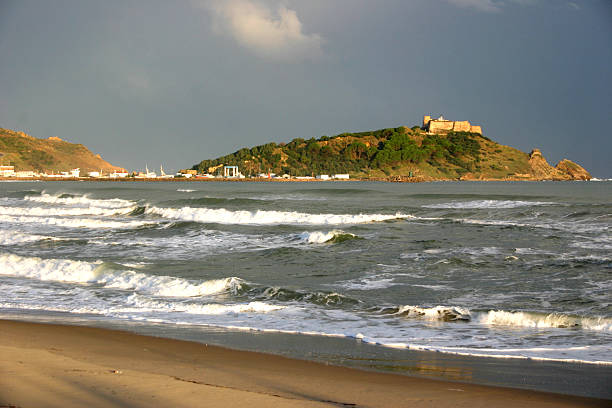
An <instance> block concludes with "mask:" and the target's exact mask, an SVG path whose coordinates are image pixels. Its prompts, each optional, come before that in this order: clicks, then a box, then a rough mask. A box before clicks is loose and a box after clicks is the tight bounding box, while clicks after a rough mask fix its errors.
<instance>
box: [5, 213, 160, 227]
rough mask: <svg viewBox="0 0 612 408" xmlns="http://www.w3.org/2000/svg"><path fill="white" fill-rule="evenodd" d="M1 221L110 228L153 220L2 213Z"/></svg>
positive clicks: (145, 223) (138, 224) (135, 224)
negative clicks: (118, 219)
mask: <svg viewBox="0 0 612 408" xmlns="http://www.w3.org/2000/svg"><path fill="white" fill-rule="evenodd" d="M0 222H4V223H16V224H39V225H54V226H58V227H67V228H91V229H94V228H110V229H124V228H138V227H142V226H144V225H149V224H151V223H152V222H149V221H112V220H105V219H95V218H56V217H55V218H54V217H44V216H39V217H37V216H33V217H30V216H25V215H21V216H11V215H0Z"/></svg>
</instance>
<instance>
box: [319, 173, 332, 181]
mask: <svg viewBox="0 0 612 408" xmlns="http://www.w3.org/2000/svg"><path fill="white" fill-rule="evenodd" d="M317 180H329V174H319V175H317Z"/></svg>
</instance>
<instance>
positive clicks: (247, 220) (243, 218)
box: [145, 206, 410, 225]
mask: <svg viewBox="0 0 612 408" xmlns="http://www.w3.org/2000/svg"><path fill="white" fill-rule="evenodd" d="M145 213H147V214H154V215H158V216H161V217H164V218H170V219H175V220H182V221H194V222H201V223H216V224H254V225H277V224H311V225H328V224H362V223H368V222H380V221H389V220H395V219H405V218H409V217H410V216H409V215H406V214H401V213H396V214H393V215H388V214H307V213H300V212H286V211H266V210H256V211H231V210H226V209H224V208H193V207H183V208H162V207H155V206H153V207H148V208H147V209H146V210H145Z"/></svg>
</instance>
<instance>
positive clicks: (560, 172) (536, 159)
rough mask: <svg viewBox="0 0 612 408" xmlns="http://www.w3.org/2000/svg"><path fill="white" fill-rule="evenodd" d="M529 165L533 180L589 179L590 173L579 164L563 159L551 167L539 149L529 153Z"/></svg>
mask: <svg viewBox="0 0 612 408" xmlns="http://www.w3.org/2000/svg"><path fill="white" fill-rule="evenodd" d="M529 166H530V167H531V179H533V180H590V179H591V175H590V174H589V172H588V171H586V170H585V169H584V168H583V167H582V166H580V165H579V164H576V163H574V162H573V161H571V160H567V159H563V160H561V161H560V162H559V164H557V166H555V167H553V166H551V165H550V164H548V162H547V161H546V159H545V158H544V156H542V152H541V151H540V149H533V150H532V151H531V153H529Z"/></svg>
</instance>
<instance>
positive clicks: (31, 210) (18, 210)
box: [0, 206, 138, 217]
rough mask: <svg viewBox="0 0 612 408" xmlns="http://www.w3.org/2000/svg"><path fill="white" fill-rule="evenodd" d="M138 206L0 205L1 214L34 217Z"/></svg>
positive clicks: (108, 212) (97, 212) (120, 211)
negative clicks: (49, 206)
mask: <svg viewBox="0 0 612 408" xmlns="http://www.w3.org/2000/svg"><path fill="white" fill-rule="evenodd" d="M137 208H138V207H136V206H131V207H117V208H102V207H87V208H85V207H64V208H44V207H25V208H24V207H0V214H2V215H17V216H20V215H29V216H36V217H48V216H52V215H55V216H77V215H99V216H111V215H125V214H130V213H131V212H133V211H134V210H135V209H137Z"/></svg>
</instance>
